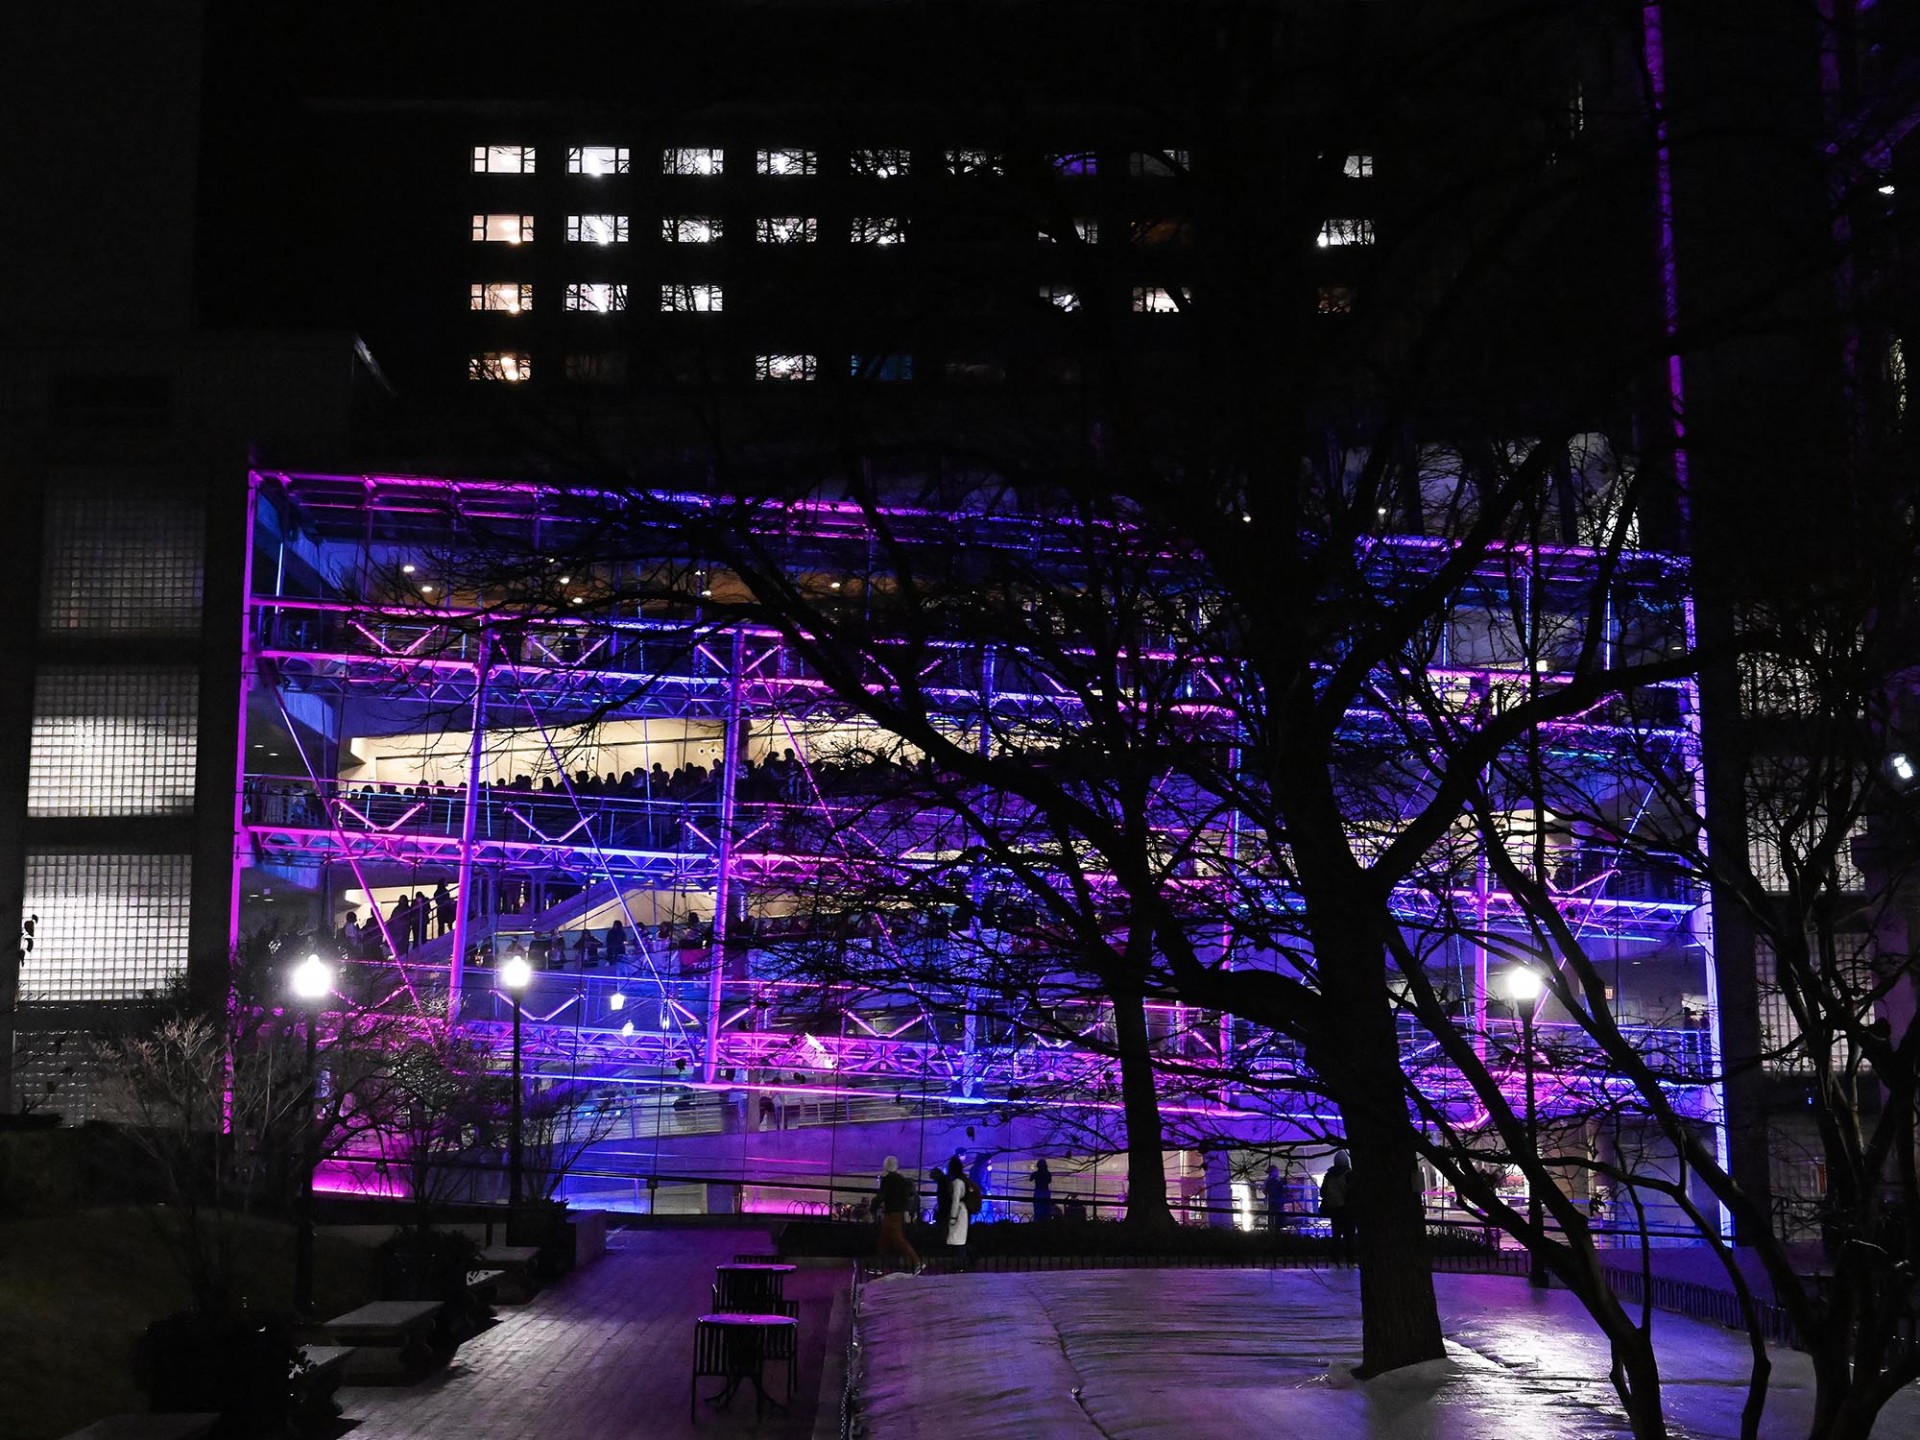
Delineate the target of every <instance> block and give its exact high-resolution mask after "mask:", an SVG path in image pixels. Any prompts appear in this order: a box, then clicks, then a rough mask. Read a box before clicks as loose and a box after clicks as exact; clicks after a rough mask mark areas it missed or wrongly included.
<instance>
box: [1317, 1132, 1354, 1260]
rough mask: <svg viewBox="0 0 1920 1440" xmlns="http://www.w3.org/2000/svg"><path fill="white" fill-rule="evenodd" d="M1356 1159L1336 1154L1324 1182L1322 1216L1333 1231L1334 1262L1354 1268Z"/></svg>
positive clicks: (1321, 1188)
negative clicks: (1354, 1163)
mask: <svg viewBox="0 0 1920 1440" xmlns="http://www.w3.org/2000/svg"><path fill="white" fill-rule="evenodd" d="M1352 1199H1353V1157H1352V1156H1351V1155H1349V1154H1347V1152H1346V1151H1344V1150H1336V1151H1334V1152H1333V1164H1332V1166H1331V1167H1329V1168H1328V1170H1327V1173H1326V1177H1325V1178H1324V1179H1322V1180H1321V1182H1320V1213H1321V1214H1322V1215H1324V1216H1326V1217H1327V1224H1328V1225H1329V1226H1330V1227H1331V1229H1332V1231H1333V1247H1332V1248H1333V1262H1334V1264H1336V1265H1351V1264H1353V1263H1354V1259H1353V1205H1352V1203H1351V1202H1352Z"/></svg>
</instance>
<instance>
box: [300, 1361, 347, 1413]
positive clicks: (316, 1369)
mask: <svg viewBox="0 0 1920 1440" xmlns="http://www.w3.org/2000/svg"><path fill="white" fill-rule="evenodd" d="M356 1348H357V1347H355V1346H352V1345H302V1346H301V1347H300V1365H301V1369H300V1372H299V1378H298V1381H297V1382H296V1389H295V1394H296V1403H297V1404H298V1406H299V1408H300V1409H302V1410H303V1411H306V1412H307V1413H308V1414H314V1413H319V1414H324V1415H334V1416H337V1415H339V1413H340V1407H339V1406H338V1405H337V1404H335V1403H334V1399H333V1392H334V1391H336V1390H338V1389H339V1388H340V1385H341V1383H342V1382H343V1381H344V1380H345V1379H346V1377H347V1362H348V1361H349V1360H351V1359H352V1358H353V1355H354V1352H355V1350H356Z"/></svg>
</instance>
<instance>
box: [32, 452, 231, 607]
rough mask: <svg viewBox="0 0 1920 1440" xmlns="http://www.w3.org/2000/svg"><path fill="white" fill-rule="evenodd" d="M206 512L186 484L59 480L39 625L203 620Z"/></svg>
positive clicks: (51, 505) (45, 546)
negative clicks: (182, 487) (187, 493)
mask: <svg viewBox="0 0 1920 1440" xmlns="http://www.w3.org/2000/svg"><path fill="white" fill-rule="evenodd" d="M205 525H206V517H205V513H204V510H203V507H202V506H201V505H200V504H199V503H197V502H195V501H193V500H191V499H189V498H187V497H183V496H181V495H179V494H177V493H174V492H171V491H167V490H156V489H152V488H150V487H142V486H139V485H135V484H129V483H125V482H107V481H91V482H84V483H74V484H63V485H62V486H60V487H57V488H50V492H49V494H48V495H47V502H46V525H45V531H44V534H43V536H42V559H41V592H40V628H41V630H42V631H43V632H49V633H55V634H59V633H74V632H82V633H85V632H91V633H95V634H102V633H104V634H114V633H129V634H156V633H189V632H191V631H193V630H194V629H195V628H196V627H197V626H198V625H199V623H200V596H201V578H202V561H203V559H204V558H205V557H204V551H205V543H206V542H205Z"/></svg>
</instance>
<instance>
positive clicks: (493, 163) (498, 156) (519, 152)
mask: <svg viewBox="0 0 1920 1440" xmlns="http://www.w3.org/2000/svg"><path fill="white" fill-rule="evenodd" d="M533 161H534V150H533V146H531V145H476V146H474V147H473V173H474V174H476V175H531V174H533V173H534V172H533Z"/></svg>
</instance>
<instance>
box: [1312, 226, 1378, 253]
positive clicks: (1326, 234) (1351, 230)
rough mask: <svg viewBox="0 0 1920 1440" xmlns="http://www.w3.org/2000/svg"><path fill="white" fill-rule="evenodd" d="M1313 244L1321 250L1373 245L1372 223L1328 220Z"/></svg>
mask: <svg viewBox="0 0 1920 1440" xmlns="http://www.w3.org/2000/svg"><path fill="white" fill-rule="evenodd" d="M1315 243H1316V244H1318V245H1320V246H1321V247H1322V248H1324V247H1326V246H1329V245H1371V244H1373V221H1371V220H1329V221H1327V223H1326V224H1324V225H1322V226H1321V227H1320V234H1319V236H1318V238H1317V239H1316V241H1315Z"/></svg>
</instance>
